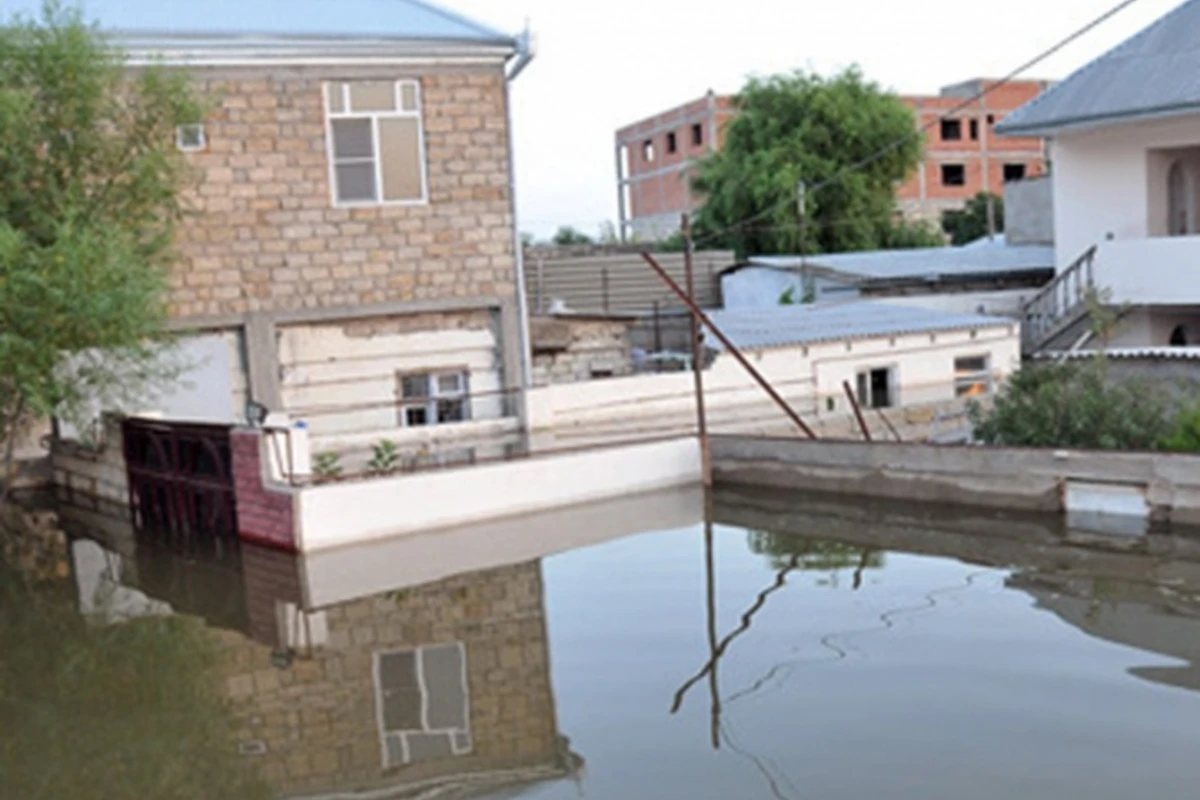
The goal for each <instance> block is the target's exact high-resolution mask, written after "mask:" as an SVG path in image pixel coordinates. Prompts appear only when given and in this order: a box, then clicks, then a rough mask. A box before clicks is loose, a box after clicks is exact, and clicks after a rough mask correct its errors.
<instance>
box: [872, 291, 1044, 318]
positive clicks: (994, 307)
mask: <svg viewBox="0 0 1200 800" xmlns="http://www.w3.org/2000/svg"><path fill="white" fill-rule="evenodd" d="M1037 292H1038V290H1037V289H1035V288H1029V289H1007V290H1004V291H998V292H955V293H952V294H926V295H912V296H908V297H878V298H876V297H872V298H870V300H871V302H872V303H883V304H885V305H891V306H912V307H914V308H928V309H932V310H934V311H947V312H950V313H953V314H987V315H990V316H996V317H1014V318H1019V317H1020V315H1021V310H1022V308H1023V307H1024V306H1025V304H1026V303H1027V302H1029V301H1030V300H1031V299H1033V297H1034V295H1036V294H1037Z"/></svg>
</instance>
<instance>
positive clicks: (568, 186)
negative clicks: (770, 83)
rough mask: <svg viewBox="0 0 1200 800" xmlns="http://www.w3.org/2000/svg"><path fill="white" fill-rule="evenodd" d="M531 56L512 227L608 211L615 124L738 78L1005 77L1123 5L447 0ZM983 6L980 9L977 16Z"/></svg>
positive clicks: (1164, 2)
mask: <svg viewBox="0 0 1200 800" xmlns="http://www.w3.org/2000/svg"><path fill="white" fill-rule="evenodd" d="M441 1H442V2H443V4H444V5H447V6H448V7H451V8H454V9H456V10H459V11H461V12H463V13H465V14H468V15H470V16H473V17H475V18H476V19H479V20H480V21H484V22H488V23H490V24H492V25H494V26H496V27H499V28H502V29H504V30H508V31H515V30H518V29H520V28H522V27H523V26H524V24H525V20H526V18H528V19H529V21H530V23H531V25H532V27H533V30H534V32H535V33H536V34H537V37H538V44H539V48H538V57H537V59H536V60H535V61H534V62H533V64H532V65H531V66H530V67H529V69H528V70H526V72H525V73H524V74H523V75H521V77H520V78H519V79H518V80H517V82H516V85H515V87H514V128H515V137H516V162H517V202H518V215H519V222H520V226H521V229H522V230H527V231H533V232H535V233H537V234H538V235H543V236H544V235H547V234H549V233H552V232H553V231H554V229H555V228H557V227H558V226H559V225H574V226H576V227H578V228H580V229H582V230H584V231H585V232H588V233H593V234H594V233H595V232H596V229H597V228H598V227H599V225H600V223H601V222H603V221H604V220H615V219H616V214H617V211H616V196H617V194H616V175H615V169H614V158H613V134H614V132H615V131H616V129H617V128H619V127H621V126H623V125H625V124H627V123H629V122H634V121H636V120H638V119H641V118H642V117H645V116H648V115H650V114H653V113H656V112H658V111H660V110H662V109H665V108H667V107H670V106H672V105H676V104H678V103H681V102H684V101H686V100H691V99H695V98H696V97H699V96H701V95H702V94H704V93H705V92H706V91H707V90H708V89H709V88H710V87H711V88H712V89H714V90H716V91H717V92H734V91H736V90H737V89H738V88H739V87H740V86H741V85H742V82H743V79H744V78H745V77H746V76H747V75H751V74H770V73H773V72H779V71H785V70H791V69H793V68H796V67H807V68H811V69H815V70H817V71H819V72H828V71H831V70H836V69H838V68H840V67H843V66H847V65H850V64H854V63H857V64H859V65H861V66H862V68H863V70H864V71H865V72H866V74H867V76H868V77H870V78H872V79H874V80H876V81H878V82H879V83H881V84H883V85H884V86H886V87H889V88H892V89H895V90H896V91H899V92H905V93H936V92H937V90H938V89H939V88H940V87H941V86H943V85H946V84H951V83H958V82H960V81H963V80H967V79H970V78H975V77H981V76H987V77H992V76H1000V75H1003V74H1005V73H1007V72H1009V71H1011V70H1013V69H1015V68H1016V67H1017V66H1018V65H1019V64H1021V63H1023V62H1025V61H1027V60H1029V59H1030V58H1032V57H1033V56H1034V55H1036V54H1037V53H1039V52H1040V51H1042V50H1044V49H1045V48H1047V47H1049V46H1050V45H1052V44H1054V43H1055V42H1056V41H1058V40H1059V39H1061V38H1063V37H1064V36H1066V35H1067V34H1068V33H1070V32H1071V31H1073V30H1075V29H1076V28H1078V27H1080V26H1081V25H1083V24H1084V23H1086V22H1087V21H1089V20H1091V19H1092V18H1094V17H1096V16H1098V15H1099V14H1101V13H1103V12H1104V11H1105V10H1107V9H1109V8H1110V7H1112V6H1114V5H1116V2H1117V0H1001V2H991V3H981V2H979V0H833V2H816V0H790V1H789V0H736V2H714V1H713V0H709V1H708V2H705V0H690V1H689V0H441ZM1180 2H1182V0H1139V1H1138V2H1137V3H1135V4H1134V5H1133V6H1132V7H1131V8H1129V9H1126V10H1125V11H1123V12H1122V13H1121V14H1120V15H1118V16H1117V17H1115V18H1113V19H1112V20H1110V21H1109V22H1108V23H1106V24H1105V25H1104V26H1103V27H1101V28H1099V29H1097V30H1096V31H1094V32H1093V33H1091V34H1090V35H1089V36H1088V37H1087V38H1085V39H1083V40H1081V41H1079V42H1078V43H1076V44H1075V45H1073V46H1072V47H1070V48H1068V49H1066V50H1064V51H1063V52H1062V53H1060V54H1059V55H1058V56H1056V57H1054V58H1052V59H1050V60H1049V61H1047V62H1045V63H1044V64H1043V65H1042V66H1041V67H1040V68H1039V69H1038V70H1036V71H1035V72H1034V74H1033V75H1032V76H1031V77H1038V78H1062V77H1065V76H1066V75H1067V74H1069V73H1070V72H1071V71H1073V70H1074V69H1076V68H1077V67H1079V66H1081V65H1083V64H1084V63H1086V62H1087V61H1088V60H1090V59H1091V58H1093V57H1094V56H1096V55H1099V54H1100V53H1101V52H1103V51H1104V50H1107V49H1108V48H1109V47H1111V46H1113V45H1115V44H1117V43H1119V42H1120V41H1121V40H1122V39H1124V38H1126V37H1127V36H1129V35H1131V34H1133V33H1135V32H1136V31H1138V30H1140V29H1141V28H1142V27H1144V26H1145V25H1146V24H1148V23H1150V22H1151V21H1153V20H1154V19H1156V18H1157V17H1159V16H1161V15H1162V14H1164V13H1166V12H1167V11H1168V10H1170V9H1172V8H1174V7H1176V6H1178V5H1179V4H1180ZM982 9H986V12H985V11H983V10H982Z"/></svg>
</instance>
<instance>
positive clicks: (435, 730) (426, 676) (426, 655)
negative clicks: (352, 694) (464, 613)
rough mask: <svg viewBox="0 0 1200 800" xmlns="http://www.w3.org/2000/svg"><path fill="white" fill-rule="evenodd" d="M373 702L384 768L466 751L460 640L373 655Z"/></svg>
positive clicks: (464, 669) (467, 720) (466, 720)
mask: <svg viewBox="0 0 1200 800" xmlns="http://www.w3.org/2000/svg"><path fill="white" fill-rule="evenodd" d="M375 703H376V713H377V718H378V721H379V736H380V739H381V740H382V744H383V748H382V749H383V766H384V768H385V769H391V768H393V767H402V766H405V765H408V764H415V763H418V762H422V761H432V760H435V759H441V758H450V757H453V756H458V755H464V754H466V753H469V752H471V749H472V742H471V721H470V716H469V712H468V708H469V703H470V697H469V694H468V688H467V657H466V649H465V648H464V647H463V645H462V644H461V643H457V642H456V643H454V644H448V645H437V646H432V647H420V648H417V649H415V650H396V651H392V652H386V653H376V654H375Z"/></svg>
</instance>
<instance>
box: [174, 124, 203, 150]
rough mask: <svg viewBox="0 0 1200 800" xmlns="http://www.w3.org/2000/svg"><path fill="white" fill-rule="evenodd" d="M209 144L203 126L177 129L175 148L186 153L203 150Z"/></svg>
mask: <svg viewBox="0 0 1200 800" xmlns="http://www.w3.org/2000/svg"><path fill="white" fill-rule="evenodd" d="M207 144H208V142H207V140H206V139H205V138H204V126H203V125H180V126H179V127H178V128H176V129H175V146H176V147H178V148H179V149H180V150H182V151H183V152H185V153H194V152H196V151H197V150H203V149H204V148H205V147H206V146H207Z"/></svg>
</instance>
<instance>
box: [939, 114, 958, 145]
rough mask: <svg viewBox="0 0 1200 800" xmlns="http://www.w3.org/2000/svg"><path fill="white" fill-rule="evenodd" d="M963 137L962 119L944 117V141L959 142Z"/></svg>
mask: <svg viewBox="0 0 1200 800" xmlns="http://www.w3.org/2000/svg"><path fill="white" fill-rule="evenodd" d="M961 138H962V120H958V119H944V120H942V141H943V142H957V141H958V140H959V139H961Z"/></svg>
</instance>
